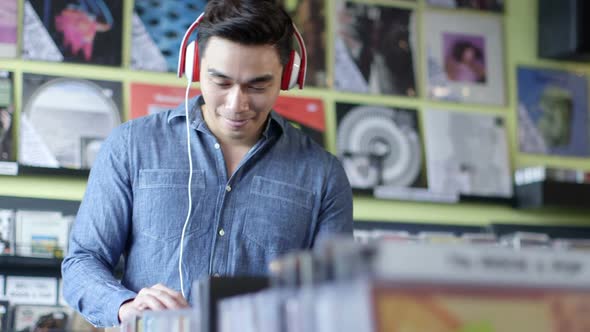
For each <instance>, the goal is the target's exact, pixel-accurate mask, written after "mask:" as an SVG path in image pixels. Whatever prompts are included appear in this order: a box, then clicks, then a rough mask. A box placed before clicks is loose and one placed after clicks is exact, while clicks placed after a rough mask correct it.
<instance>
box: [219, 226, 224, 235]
mask: <svg viewBox="0 0 590 332" xmlns="http://www.w3.org/2000/svg"><path fill="white" fill-rule="evenodd" d="M224 235H225V231H224V230H223V228H222V229H220V230H219V236H224Z"/></svg>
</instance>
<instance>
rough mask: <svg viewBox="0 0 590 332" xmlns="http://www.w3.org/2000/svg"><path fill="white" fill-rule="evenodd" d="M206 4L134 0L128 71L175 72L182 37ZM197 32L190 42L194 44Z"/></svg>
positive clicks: (188, 0)
mask: <svg viewBox="0 0 590 332" xmlns="http://www.w3.org/2000/svg"><path fill="white" fill-rule="evenodd" d="M206 4H207V0H135V2H134V6H135V7H134V11H133V26H132V38H131V68H133V69H137V70H146V71H160V72H165V71H168V72H175V71H176V69H177V66H178V55H179V49H180V43H181V42H182V38H183V36H184V33H185V32H186V30H188V28H189V27H190V25H191V24H192V23H193V22H194V21H195V19H196V18H197V17H198V16H199V15H200V14H201V12H202V11H203V10H204V9H205V5H206ZM195 36H196V31H195V32H194V34H193V35H192V36H191V38H190V40H194V39H195Z"/></svg>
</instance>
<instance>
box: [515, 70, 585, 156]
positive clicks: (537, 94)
mask: <svg viewBox="0 0 590 332" xmlns="http://www.w3.org/2000/svg"><path fill="white" fill-rule="evenodd" d="M517 84H518V140H519V148H520V151H521V152H525V153H536V154H546V155H563V156H573V157H587V156H589V155H590V134H589V130H590V128H589V122H588V121H589V119H588V79H587V78H586V77H585V76H584V75H582V74H577V73H573V72H567V71H563V70H550V69H536V68H526V67H519V68H518V70H517Z"/></svg>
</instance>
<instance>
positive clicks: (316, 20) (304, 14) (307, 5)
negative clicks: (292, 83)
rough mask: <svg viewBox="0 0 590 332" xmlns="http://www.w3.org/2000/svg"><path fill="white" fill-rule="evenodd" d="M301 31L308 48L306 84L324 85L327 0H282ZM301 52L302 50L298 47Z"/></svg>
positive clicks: (325, 82)
mask: <svg viewBox="0 0 590 332" xmlns="http://www.w3.org/2000/svg"><path fill="white" fill-rule="evenodd" d="M280 3H281V4H282V5H283V6H284V7H285V9H286V10H287V13H289V15H290V16H291V17H292V18H293V22H294V23H295V26H297V29H298V30H299V32H300V33H301V36H302V37H303V40H304V42H305V46H306V50H307V74H306V79H305V84H306V85H311V86H319V87H324V86H326V85H327V83H328V82H327V75H326V20H325V17H326V1H324V0H296V1H292V0H281V1H280ZM297 52H298V53H299V54H301V50H299V49H297Z"/></svg>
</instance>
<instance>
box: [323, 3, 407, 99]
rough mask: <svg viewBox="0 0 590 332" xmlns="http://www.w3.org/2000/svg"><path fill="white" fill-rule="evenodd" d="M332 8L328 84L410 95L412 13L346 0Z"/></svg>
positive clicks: (340, 87) (353, 90)
mask: <svg viewBox="0 0 590 332" xmlns="http://www.w3.org/2000/svg"><path fill="white" fill-rule="evenodd" d="M336 11H337V13H336V14H337V15H336V17H337V19H336V27H335V36H334V56H335V59H334V87H335V88H336V89H337V90H340V91H350V92H357V93H371V94H383V95H401V96H411V97H413V96H416V94H417V93H416V79H415V74H414V73H415V71H416V70H415V66H416V63H415V59H414V50H415V49H416V48H415V44H416V42H415V41H416V24H415V18H414V14H413V12H412V11H411V10H408V9H401V8H394V7H388V6H380V5H375V4H363V3H358V2H352V1H339V2H338V3H337V5H336Z"/></svg>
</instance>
